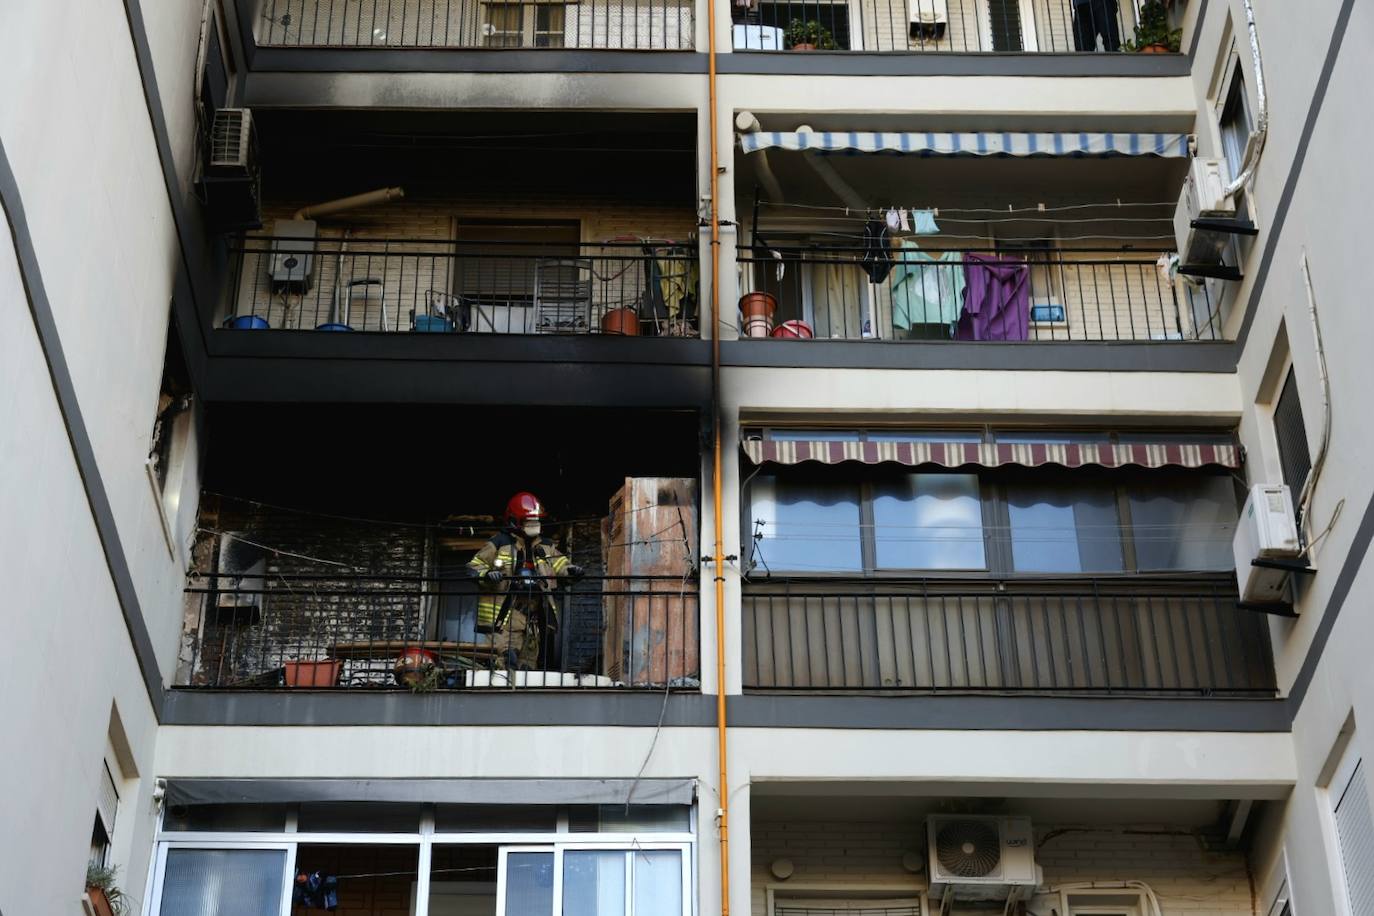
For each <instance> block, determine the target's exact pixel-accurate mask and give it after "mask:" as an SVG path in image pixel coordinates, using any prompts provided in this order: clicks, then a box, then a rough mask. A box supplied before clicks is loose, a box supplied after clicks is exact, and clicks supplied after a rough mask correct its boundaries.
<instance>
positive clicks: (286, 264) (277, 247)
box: [267, 219, 316, 290]
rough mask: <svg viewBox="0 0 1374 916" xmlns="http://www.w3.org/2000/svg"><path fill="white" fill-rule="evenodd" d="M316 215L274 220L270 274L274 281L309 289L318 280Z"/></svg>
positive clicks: (268, 268) (278, 283) (277, 283)
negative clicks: (316, 268) (316, 267)
mask: <svg viewBox="0 0 1374 916" xmlns="http://www.w3.org/2000/svg"><path fill="white" fill-rule="evenodd" d="M315 230H316V225H315V221H314V220H313V219H279V220H277V221H276V222H275V223H273V224H272V260H271V261H269V262H268V264H267V274H268V276H269V277H271V278H272V283H273V285H279V286H290V287H293V288H296V289H299V290H307V289H309V288H310V287H311V286H312V285H313V284H314V282H315Z"/></svg>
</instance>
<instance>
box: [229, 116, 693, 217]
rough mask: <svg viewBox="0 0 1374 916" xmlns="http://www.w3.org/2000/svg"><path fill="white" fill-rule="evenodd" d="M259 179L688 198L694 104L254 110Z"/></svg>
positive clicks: (310, 186)
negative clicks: (639, 110) (630, 111)
mask: <svg viewBox="0 0 1374 916" xmlns="http://www.w3.org/2000/svg"><path fill="white" fill-rule="evenodd" d="M255 118H256V119H257V128H258V136H259V144H260V150H261V160H262V163H263V191H264V195H265V196H266V197H267V198H268V199H272V198H278V199H293V200H294V199H308V198H312V197H316V196H320V195H324V196H329V195H335V194H337V193H338V189H339V188H341V187H342V188H351V187H358V188H364V187H366V188H371V187H380V186H383V185H399V186H402V187H404V188H405V189H406V191H407V193H409V194H412V195H423V194H425V193H426V192H427V191H436V192H452V191H453V189H454V188H455V187H457V188H462V187H474V188H480V189H493V188H502V187H506V188H512V189H519V190H520V191H521V192H525V193H528V192H531V191H549V192H567V191H577V192H578V193H582V194H592V193H605V194H615V195H621V196H629V195H633V199H634V200H635V201H636V202H641V203H650V202H662V203H676V204H681V203H683V202H687V203H688V204H689V205H690V203H691V202H692V201H694V199H695V182H696V179H695V174H696V119H695V117H694V116H693V115H687V114H683V115H677V114H645V115H627V114H623V113H614V112H575V113H574V112H538V111H529V112H519V113H515V112H485V111H483V112H452V111H450V112H355V111H329V112H325V111H272V110H260V111H257V112H255Z"/></svg>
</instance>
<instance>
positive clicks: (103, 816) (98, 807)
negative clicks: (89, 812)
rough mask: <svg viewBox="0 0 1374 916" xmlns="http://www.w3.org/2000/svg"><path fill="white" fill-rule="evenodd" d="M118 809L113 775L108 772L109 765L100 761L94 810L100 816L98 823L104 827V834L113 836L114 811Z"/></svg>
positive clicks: (117, 797)
mask: <svg viewBox="0 0 1374 916" xmlns="http://www.w3.org/2000/svg"><path fill="white" fill-rule="evenodd" d="M118 810H119V790H118V789H116V788H115V782H114V776H112V775H111V774H110V765H109V764H108V763H105V762H104V761H102V762H101V765H100V794H99V795H98V796H97V797H96V803H95V811H96V815H97V816H98V817H99V818H100V823H101V825H102V826H104V828H105V835H106V836H108V837H113V836H114V826H115V813H116V812H117V811H118Z"/></svg>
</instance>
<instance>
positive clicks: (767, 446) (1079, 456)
mask: <svg viewBox="0 0 1374 916" xmlns="http://www.w3.org/2000/svg"><path fill="white" fill-rule="evenodd" d="M743 447H744V453H745V455H747V456H748V457H749V460H750V461H752V462H754V463H755V464H801V463H802V462H805V461H815V462H819V463H820V464H843V463H845V462H849V461H854V462H859V463H861V464H904V465H908V466H912V467H914V466H916V465H921V464H933V465H937V466H939V467H946V468H957V467H965V466H967V465H976V466H978V467H985V468H997V467H1002V466H1003V465H1016V466H1020V467H1039V466H1041V465H1045V464H1057V465H1061V466H1063V467H1066V468H1078V467H1087V466H1097V467H1104V468H1119V467H1126V466H1128V465H1129V466H1136V467H1143V468H1163V467H1181V468H1201V467H1207V466H1209V465H1215V466H1220V467H1225V468H1239V467H1240V446H1238V445H1235V444H1234V443H1232V444H1219V443H1214V442H1176V441H1170V442H1134V443H1130V444H1126V445H1113V444H1111V443H1088V442H1084V443H1072V444H1067V445H1066V444H1063V443H1049V442H1018V443H989V442H861V441H858V440H850V441H841V442H836V441H831V440H802V441H797V440H773V439H746V440H745V441H744V443H743Z"/></svg>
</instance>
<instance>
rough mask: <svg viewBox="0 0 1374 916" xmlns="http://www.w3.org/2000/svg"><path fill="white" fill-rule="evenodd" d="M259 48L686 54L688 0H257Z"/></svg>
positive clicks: (690, 34)
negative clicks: (545, 0)
mask: <svg viewBox="0 0 1374 916" xmlns="http://www.w3.org/2000/svg"><path fill="white" fill-rule="evenodd" d="M254 30H255V36H254V37H255V40H256V42H257V44H258V46H260V47H265V48H379V49H388V48H389V49H396V48H433V49H454V48H484V49H493V50H498V49H518V48H538V49H567V50H620V51H690V50H692V47H693V44H694V41H695V37H696V34H695V33H696V25H695V3H694V2H693V0H614V2H610V0H602V2H596V0H590V2H586V3H581V2H571V3H568V2H549V3H522V2H509V0H495V2H487V0H262V3H261V6H260V8H259V12H258V16H257V19H256V21H255V24H254Z"/></svg>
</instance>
